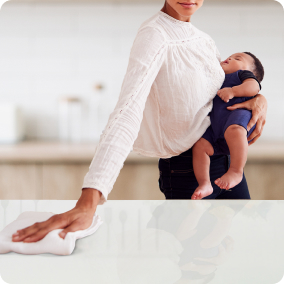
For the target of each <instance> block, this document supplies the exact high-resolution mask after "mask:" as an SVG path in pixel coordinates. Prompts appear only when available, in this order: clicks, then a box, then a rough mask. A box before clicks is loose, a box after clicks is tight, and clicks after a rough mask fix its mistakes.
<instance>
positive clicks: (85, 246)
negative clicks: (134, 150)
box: [0, 200, 284, 284]
mask: <svg viewBox="0 0 284 284" xmlns="http://www.w3.org/2000/svg"><path fill="white" fill-rule="evenodd" d="M75 204H76V201H75V200H69V201H67V200H65V201H62V200H1V202H0V230H2V229H3V228H4V227H5V226H6V225H7V224H9V223H10V222H12V221H14V220H15V219H16V218H17V216H18V215H19V214H20V213H21V212H24V211H41V212H46V211H47V212H53V213H62V212H65V211H68V210H70V209H71V208H73V207H74V205H75ZM97 213H98V214H99V215H100V216H101V218H102V220H103V221H104V223H103V224H102V225H101V227H100V228H99V229H98V231H96V233H95V234H94V235H91V236H88V237H85V238H83V239H79V240H77V242H76V248H75V250H74V251H73V253H72V254H71V255H70V256H65V257H62V256H56V255H52V254H47V253H46V254H40V255H22V254H17V253H11V252H10V253H7V254H3V255H1V257H0V275H1V276H2V278H3V280H4V281H6V282H7V283H10V284H14V283H17V284H18V283H21V284H25V283H42V284H44V283H69V284H72V283H78V282H79V281H80V282H81V283H123V284H124V283H131V284H133V283H147V284H148V283H153V284H157V283H163V284H164V283H212V284H215V283H216V284H217V283H218V284H222V283H230V284H240V283H242V284H248V283H249V284H251V283H267V284H268V283H269V284H270V283H278V282H279V281H280V280H281V279H282V277H283V274H284V258H283V255H284V243H283V238H284V227H283V220H284V201H277V200H276V201H262V200H258V201H256V200H255V201H253V200H166V201H160V200H157V201H154V200H137V201H134V200H131V201H113V200H108V201H107V203H106V204H104V205H103V206H98V208H97ZM0 279H1V278H0Z"/></svg>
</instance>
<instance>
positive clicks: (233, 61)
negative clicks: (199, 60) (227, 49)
mask: <svg viewBox="0 0 284 284" xmlns="http://www.w3.org/2000/svg"><path fill="white" fill-rule="evenodd" d="M253 63H254V60H253V58H252V57H251V56H250V55H248V54H246V53H243V52H240V53H235V54H233V55H231V56H229V57H228V58H227V59H226V60H224V61H222V62H221V63H220V64H221V67H222V68H223V70H224V72H225V74H231V73H234V72H236V71H238V70H240V69H241V70H250V71H252V66H253Z"/></svg>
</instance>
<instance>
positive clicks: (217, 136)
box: [202, 70, 261, 155]
mask: <svg viewBox="0 0 284 284" xmlns="http://www.w3.org/2000/svg"><path fill="white" fill-rule="evenodd" d="M248 78H253V79H255V80H256V81H257V82H258V83H259V81H258V80H257V79H256V77H255V76H254V74H253V73H252V72H251V71H248V70H238V71H236V72H234V73H231V74H225V80H224V83H223V85H222V87H221V89H223V88H227V87H230V88H231V87H234V86H238V85H241V84H242V82H243V81H244V80H245V79H248ZM259 87H260V89H261V85H260V83H259ZM252 98H253V97H234V98H232V99H230V100H229V102H228V103H226V102H224V101H223V100H222V99H221V98H220V97H219V96H218V95H216V96H215V98H214V99H213V108H212V111H211V112H210V120H211V125H210V126H209V127H208V128H207V130H206V132H205V133H204V134H203V136H202V138H204V139H206V140H208V141H209V142H210V143H211V145H212V146H213V149H214V155H222V154H224V155H230V151H229V147H228V145H227V142H226V140H225V138H224V133H225V131H226V129H227V128H228V127H229V126H230V125H232V124H238V125H241V126H243V127H244V128H245V129H246V130H247V125H248V123H249V121H250V119H251V116H252V113H251V111H250V110H247V109H235V110H228V109H227V107H228V106H232V105H234V104H238V103H242V102H244V101H247V100H250V99H252ZM254 129H255V125H254V126H253V127H252V128H251V129H250V131H249V132H248V133H247V137H248V136H249V135H250V134H251V133H252V132H253V130H254Z"/></svg>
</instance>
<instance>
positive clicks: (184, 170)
mask: <svg viewBox="0 0 284 284" xmlns="http://www.w3.org/2000/svg"><path fill="white" fill-rule="evenodd" d="M229 166H230V156H227V155H213V156H211V157H210V180H211V184H212V187H213V193H212V194H210V195H209V196H206V197H204V198H202V199H251V198H250V194H249V190H248V186H247V182H246V178H245V175H243V180H242V181H241V182H240V183H239V184H238V185H236V186H235V187H233V188H231V189H230V190H231V191H228V190H225V189H221V188H220V187H219V186H217V185H216V184H215V183H214V181H215V180H216V179H217V178H219V177H221V176H222V175H224V174H225V173H226V172H227V171H228V169H229ZM159 171H160V177H159V187H160V190H161V191H162V192H163V193H164V194H165V197H166V199H191V196H192V194H193V192H194V191H195V189H196V188H197V187H198V182H197V180H196V178H195V175H194V172H193V166H192V148H190V149H189V150H187V151H185V152H183V153H181V154H180V155H178V156H174V157H171V158H168V159H159Z"/></svg>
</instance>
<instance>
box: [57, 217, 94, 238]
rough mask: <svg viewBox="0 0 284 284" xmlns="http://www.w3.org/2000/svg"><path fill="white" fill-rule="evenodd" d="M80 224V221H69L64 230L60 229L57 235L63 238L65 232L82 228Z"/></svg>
mask: <svg viewBox="0 0 284 284" xmlns="http://www.w3.org/2000/svg"><path fill="white" fill-rule="evenodd" d="M80 225H81V224H80V222H78V221H77V220H75V221H74V222H73V223H71V225H70V226H68V227H66V228H65V229H64V230H62V231H61V232H60V233H59V237H61V238H62V239H65V237H66V235H67V233H69V232H76V231H78V230H82V229H81V226H80ZM90 226H91V224H90ZM90 226H88V227H90Z"/></svg>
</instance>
